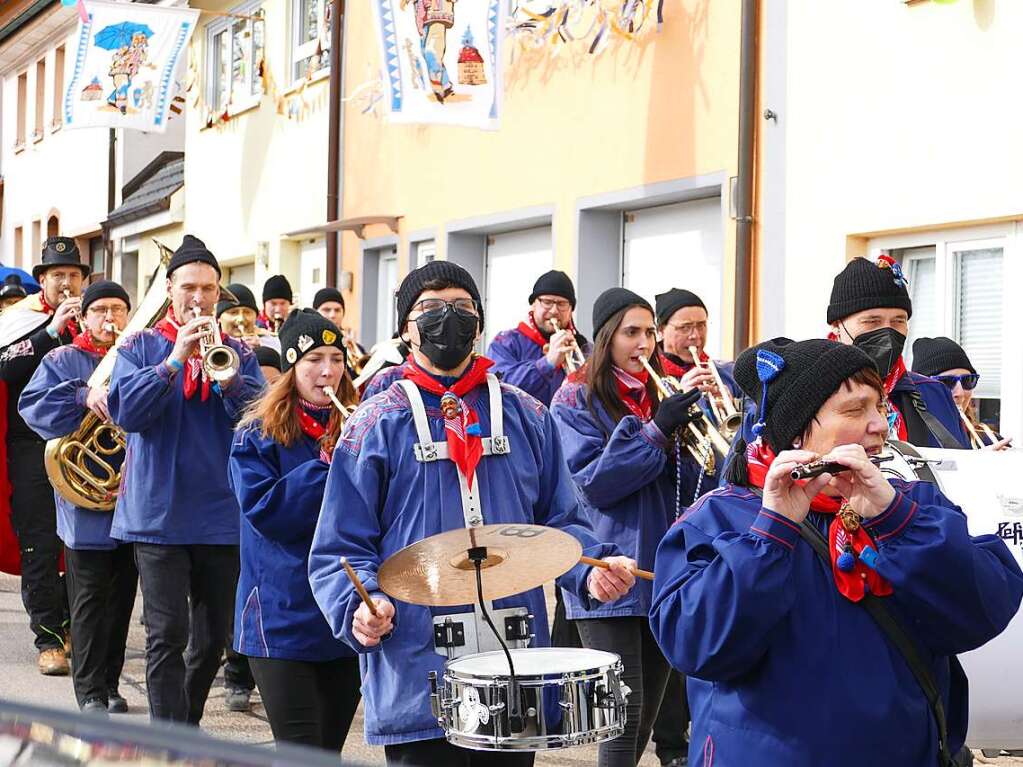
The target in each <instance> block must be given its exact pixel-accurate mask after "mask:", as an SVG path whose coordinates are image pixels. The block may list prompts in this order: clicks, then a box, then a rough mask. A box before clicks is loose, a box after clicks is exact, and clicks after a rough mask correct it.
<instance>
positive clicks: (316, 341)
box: [278, 309, 348, 373]
mask: <svg viewBox="0 0 1023 767" xmlns="http://www.w3.org/2000/svg"><path fill="white" fill-rule="evenodd" d="M278 338H279V339H280V342H281V372H282V373H287V372H288V370H289V369H290V368H291V366H292V365H294V364H295V363H296V362H298V361H299V360H300V359H302V356H303V355H304V354H305V353H306V352H309V351H312V350H313V349H315V348H317V347H319V346H333V347H334V348H336V349H340V350H341V351H345V344H344V341H343V340H342V338H341V331H339V330H338V329H337V326H336V325H335V324H334V323H333V322H331V321H330V320H328V319H327V318H326V317H321V316H320V313H319V312H317V311H316V310H315V309H292V310H291V314H289V315H288V319H286V320H285V321H284V324H283V325H281V331H280V333H278ZM347 361H348V354H347V352H346V353H345V363H346V364H347Z"/></svg>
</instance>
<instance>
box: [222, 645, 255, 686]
mask: <svg viewBox="0 0 1023 767" xmlns="http://www.w3.org/2000/svg"><path fill="white" fill-rule="evenodd" d="M224 687H226V688H227V689H229V690H248V691H249V692H252V690H254V689H256V680H255V679H254V678H253V676H252V667H251V664H250V663H249V658H248V656H245V655H241V654H239V653H236V652H235V651H234V632H233V631H232V632H231V633H230V634H228V636H227V646H226V647H225V649H224Z"/></svg>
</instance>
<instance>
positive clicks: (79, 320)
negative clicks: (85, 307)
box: [60, 283, 85, 333]
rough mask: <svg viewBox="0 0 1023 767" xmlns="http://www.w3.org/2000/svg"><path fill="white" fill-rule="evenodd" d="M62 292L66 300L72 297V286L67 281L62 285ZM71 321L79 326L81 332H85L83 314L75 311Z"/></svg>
mask: <svg viewBox="0 0 1023 767" xmlns="http://www.w3.org/2000/svg"><path fill="white" fill-rule="evenodd" d="M60 293H61V295H62V296H63V297H64V300H65V301H67V300H68V299H69V298H71V288H69V287H68V286H67V284H66V283H65V284H64V285H62V286H61V289H60ZM71 321H72V322H74V323H75V325H76V326H77V327H78V332H79V333H84V332H85V327H84V326H83V325H82V315H81V314H80V313H79V312H78V311H75V313H74V315H73V317H72V320H71Z"/></svg>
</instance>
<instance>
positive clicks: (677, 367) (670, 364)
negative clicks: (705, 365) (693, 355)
mask: <svg viewBox="0 0 1023 767" xmlns="http://www.w3.org/2000/svg"><path fill="white" fill-rule="evenodd" d="M657 351H658V352H659V353H660V356H661V368H662V369H663V370H664V375H666V376H671V377H672V378H681V377H682V376H684V375H685V374H686V373H688V372H689V371H690V370H692V369H693V368H694V367H695V365H694V364H693V363H692V362H686V361H685V360H683V359H682V358H681V357H679V356H677V355H675V354H672V353H671V352H666V351H664V348H663V347H661V348H659V349H658V350H657ZM709 359H710V357H708V356H707V352H700V362H707V360H709ZM676 360H677V362H676Z"/></svg>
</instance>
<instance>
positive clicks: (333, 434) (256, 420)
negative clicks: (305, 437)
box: [238, 368, 359, 450]
mask: <svg viewBox="0 0 1023 767" xmlns="http://www.w3.org/2000/svg"><path fill="white" fill-rule="evenodd" d="M337 398H338V399H339V400H341V402H342V404H344V405H345V406H346V407H349V408H352V407H355V406H356V405H358V404H359V395H358V393H357V392H356V391H355V387H354V386H353V385H352V379H351V378H349V377H348V371H347V370H346V371H344V373H343V374H342V375H341V383H340V384H339V385H338V391H337ZM298 400H299V397H298V386H297V384H296V383H295V368H291V369H290V370H288V372H287V373H282V374H281V377H280V378H278V379H277V380H276V381H274V382H273V383H272V384H270V386H268V387H267V389H266V391H265V392H263V396H261V397H260V398H259V399H257V400H254V401H253V402H252V404H251V405H249V406H248V408H246V410H245V412H244V413H243V414H242V417H241V420H240V421H239V422H238V430H239V431H241V430H243V429H246V428H249V427H254V428H258V429H259V433H260V435H261V436H262V437H263V438H264V439H272V440H273V441H274V442H279V443H280V444H281V445H283V446H284V447H291V446H293V445H294V444H295V443H296V442H298V440H299V439H300V438H301V437H302V426H301V424H299V422H298V414H297V412H296V409H297V408H298V406H299V403H298ZM344 421H345V419H344V416H342V415H341V413H340V412H339V411H338V409H337V408H335V407H331V411H330V419H329V420H328V421H327V427H326V429H327V431H326V433H325V434H324V435H323V437H322V438H321V439H320V447H324V448H327V449H328V450H332V449H333V448H334V445H335V444H336V443H337V438H338V435H340V434H341V426H342V424H343V423H344Z"/></svg>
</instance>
